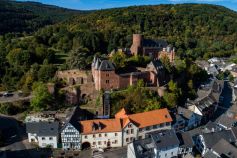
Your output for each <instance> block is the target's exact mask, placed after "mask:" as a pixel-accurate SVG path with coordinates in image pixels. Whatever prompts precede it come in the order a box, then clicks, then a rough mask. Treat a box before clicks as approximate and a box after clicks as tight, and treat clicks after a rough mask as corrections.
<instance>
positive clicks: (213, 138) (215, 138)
mask: <svg viewBox="0 0 237 158" xmlns="http://www.w3.org/2000/svg"><path fill="white" fill-rule="evenodd" d="M235 128H236V127H233V128H232V129H230V130H221V131H216V132H209V133H202V134H200V135H198V136H197V138H196V140H195V146H196V148H197V150H198V151H199V152H200V153H201V154H202V156H205V155H206V154H210V151H213V148H215V146H217V145H218V146H219V145H221V146H222V148H226V147H225V146H223V145H224V144H219V143H220V142H219V141H220V140H222V139H223V140H224V141H225V142H226V143H227V144H230V145H231V144H235V143H236V141H237V139H236V129H235ZM227 150H229V149H227ZM235 150H237V148H236V147H235Z"/></svg>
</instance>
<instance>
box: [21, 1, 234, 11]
mask: <svg viewBox="0 0 237 158" xmlns="http://www.w3.org/2000/svg"><path fill="white" fill-rule="evenodd" d="M18 1H35V2H41V3H44V4H51V5H56V6H60V7H64V8H70V9H77V10H93V9H106V8H116V7H125V6H134V5H157V4H177V3H208V4H217V5H222V6H225V7H227V8H230V9H232V10H235V11H237V0H18Z"/></svg>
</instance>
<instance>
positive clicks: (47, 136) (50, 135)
mask: <svg viewBox="0 0 237 158" xmlns="http://www.w3.org/2000/svg"><path fill="white" fill-rule="evenodd" d="M26 132H27V133H28V140H29V142H30V143H37V144H38V145H39V147H48V146H51V147H52V148H57V144H58V132H59V123H58V122H28V123H26Z"/></svg>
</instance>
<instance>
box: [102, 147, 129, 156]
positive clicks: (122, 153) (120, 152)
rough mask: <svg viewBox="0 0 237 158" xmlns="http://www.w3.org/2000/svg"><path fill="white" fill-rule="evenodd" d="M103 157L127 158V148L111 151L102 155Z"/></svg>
mask: <svg viewBox="0 0 237 158" xmlns="http://www.w3.org/2000/svg"><path fill="white" fill-rule="evenodd" d="M102 156H103V157H101V158H127V147H121V148H117V149H111V150H110V151H106V152H104V153H102Z"/></svg>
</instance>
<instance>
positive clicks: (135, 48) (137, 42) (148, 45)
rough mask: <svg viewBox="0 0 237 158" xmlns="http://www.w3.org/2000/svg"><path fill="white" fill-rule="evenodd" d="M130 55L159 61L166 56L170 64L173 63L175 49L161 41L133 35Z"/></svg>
mask: <svg viewBox="0 0 237 158" xmlns="http://www.w3.org/2000/svg"><path fill="white" fill-rule="evenodd" d="M130 51H131V54H132V55H144V56H150V57H152V58H153V59H160V58H162V57H164V56H167V57H168V58H169V60H170V62H171V63H173V62H174V58H175V49H174V48H172V46H170V45H168V44H167V42H165V41H163V40H156V41H155V40H149V39H144V38H143V36H142V35H141V34H133V44H132V46H131V48H130Z"/></svg>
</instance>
